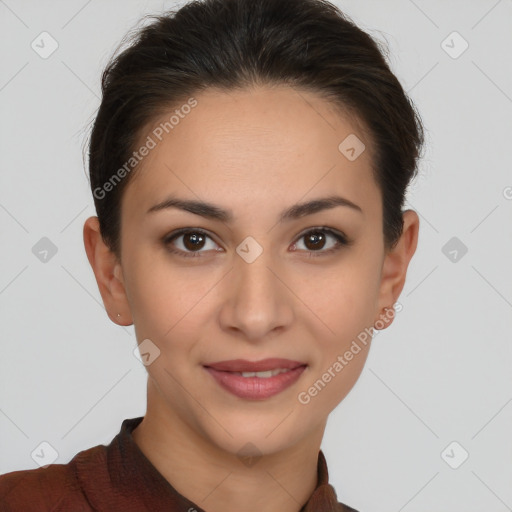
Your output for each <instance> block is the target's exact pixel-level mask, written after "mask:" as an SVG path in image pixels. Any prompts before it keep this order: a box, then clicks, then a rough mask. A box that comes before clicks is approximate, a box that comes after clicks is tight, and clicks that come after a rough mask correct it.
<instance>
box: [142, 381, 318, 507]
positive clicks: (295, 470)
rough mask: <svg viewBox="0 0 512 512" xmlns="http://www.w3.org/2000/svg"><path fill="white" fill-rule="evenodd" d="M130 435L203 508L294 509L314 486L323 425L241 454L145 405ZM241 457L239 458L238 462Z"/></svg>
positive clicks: (301, 503) (165, 412) (176, 487)
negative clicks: (286, 443)
mask: <svg viewBox="0 0 512 512" xmlns="http://www.w3.org/2000/svg"><path fill="white" fill-rule="evenodd" d="M149 397H150V393H149V388H148V411H147V413H146V415H145V417H144V419H143V420H142V422H141V423H140V424H139V425H138V426H137V428H136V429H135V430H134V431H133V433H132V435H133V439H134V441H135V443H136V444H137V446H138V447H139V448H140V450H141V451H142V452H143V453H144V455H145V456H146V457H147V458H148V459H149V460H150V461H151V463H152V464H153V465H154V466H155V467H156V469H157V470H158V471H159V472H160V474H161V475H162V476H163V477H164V478H165V479H166V480H167V481H168V482H169V483H170V484H171V485H172V487H174V489H176V491H177V492H178V493H180V494H181V495H182V496H184V497H186V498H188V499H189V500H190V501H192V502H193V503H195V504H197V505H198V506H199V507H201V508H203V509H205V510H206V509H207V510H208V512H224V511H225V510H243V511H244V512H274V511H276V510H279V511H280V512H299V511H300V510H301V508H302V507H303V506H304V504H305V503H306V502H307V501H308V499H309V497H310V496H311V494H312V493H313V491H314V490H315V488H316V486H317V464H318V452H319V450H320V444H321V440H322V436H323V432H324V428H325V424H324V425H322V426H321V428H319V429H318V431H316V432H314V433H313V434H312V435H311V436H310V438H308V439H306V440H304V442H302V443H301V444H300V445H297V446H293V447H291V448H288V449H286V450H282V451H279V452H278V453H271V454H265V455H262V456H260V457H255V458H252V459H251V458H244V459H243V461H242V459H241V457H240V456H239V455H237V454H233V453H228V452H226V451H224V450H222V449H221V448H220V447H218V446H216V445H213V444H212V443H209V442H208V439H207V438H205V437H204V436H201V435H199V433H198V432H195V431H194V430H193V429H191V427H190V425H187V424H184V423H183V422H182V421H181V420H180V418H179V416H177V415H173V414H171V413H170V411H169V409H168V408H167V409H163V408H156V407H153V408H152V407H150V405H151V403H150V399H149ZM241 461H242V463H241Z"/></svg>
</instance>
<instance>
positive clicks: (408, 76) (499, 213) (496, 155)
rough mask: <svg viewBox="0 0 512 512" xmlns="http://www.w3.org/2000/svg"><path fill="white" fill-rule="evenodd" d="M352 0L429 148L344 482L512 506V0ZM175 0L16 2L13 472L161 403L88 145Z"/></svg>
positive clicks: (337, 452)
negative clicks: (102, 276)
mask: <svg viewBox="0 0 512 512" xmlns="http://www.w3.org/2000/svg"><path fill="white" fill-rule="evenodd" d="M336 3H337V4H338V5H339V6H340V7H342V9H343V10H344V11H345V12H346V13H347V14H348V15H349V16H350V17H351V18H352V19H353V20H354V21H355V22H356V23H357V24H358V25H359V26H360V27H361V28H363V29H365V30H367V31H369V32H370V34H371V35H372V36H374V37H376V38H377V39H379V40H382V41H384V42H385V43H387V44H388V45H389V48H390V51H391V56H390V64H391V66H392V69H393V70H394V71H395V73H396V74H397V76H398V78H399V79H400V80H401V82H402V84H403V85H404V88H405V89H406V90H407V91H408V92H409V94H410V95H411V97H412V99H413V100H414V101H415V103H416V105H417V107H418V109H419V110H420V112H421V114H422V116H423V120H424V122H425V125H426V128H427V149H426V152H425V156H424V158H423V160H422V162H421V166H420V177H419V178H418V179H417V180H416V181H415V182H414V184H413V186H412V187H411V190H410V193H409V196H408V206H409V207H411V208H414V209H415V210H416V211H417V212H418V213H419V215H420V218H421V228H420V241H419V245H418V250H417V253H416V255H415V257H414V258H413V261H412V263H411V266H410V270H409V273H408V276H407V283H406V285H405V289H404V291H403V293H402V296H401V297H400V302H401V303H402V304H403V310H402V311H401V312H400V313H399V314H398V315H397V318H396V320H395V322H394V323H393V325H392V326H391V327H390V328H389V329H387V330H384V331H381V332H379V333H378V335H377V336H376V337H375V340H374V342H373V345H372V349H371V351H370V356H369V359H368V362H367V365H366V367H365V369H364V371H363V374H362V375H361V378H360V379H359V381H358V382H357V384H356V386H355V388H354V389H353V391H352V392H351V393H350V395H349V396H348V397H347V398H346V399H345V400H344V401H343V402H342V404H341V405H340V406H339V407H338V408H337V409H336V410H335V411H334V412H333V413H332V415H331V417H330V420H329V423H328V427H327V431H326V435H325V438H324V442H323V445H322V449H323V450H324V453H325V454H326V457H327V462H328V465H329V470H330V478H331V483H332V484H333V485H334V487H335V488H336V490H337V493H338V497H339V499H340V501H344V502H346V503H348V504H350V505H352V506H353V507H355V508H357V509H359V510H360V511H361V512H370V511H371V512H378V511H397V512H398V511H406V512H413V511H425V510H429V511H447V510H450V511H451V512H457V511H465V512H471V511H482V510H485V511H487V512H492V511H495V512H501V511H506V510H512V485H511V482H512V439H511V435H510V433H511V432H512V429H511V425H512V403H511V402H512V372H511V363H512V348H511V343H510V328H511V326H512V323H511V316H512V271H511V258H510V256H511V254H512V234H511V233H512V229H511V219H512V172H511V170H512V169H511V158H510V149H511V146H512V144H511V135H512V129H511V128H512V70H511V64H510V63H511V50H512V1H510V0H501V1H495V0H489V1H488V0H485V1H484V0H478V1H477V0H473V1H471V2H468V1H450V2H447V1H428V2H427V1H420V0H415V1H411V0H409V1H408V0H393V1H385V2H384V1H381V2H378V1H370V0H364V1H361V0H359V1H356V0H350V1H338V2H336ZM174 5H175V3H174V2H162V1H140V0H139V1H134V0H130V1H127V0H123V1H120V0H116V1H114V0H108V1H102V2H100V1H99V0H89V1H84V0H72V1H70V0H67V1H52V2H48V1H46V2H45V1H37V2H36V1H34V0H32V1H23V0H18V1H14V0H5V1H0V29H1V33H2V40H3V44H2V46H1V47H0V53H1V58H2V66H1V70H0V73H1V74H0V108H1V113H2V115H1V118H0V123H1V134H0V135H1V137H0V144H1V152H0V157H1V161H2V171H1V173H0V180H1V183H0V228H1V244H2V250H1V251H0V269H1V270H0V326H1V345H0V348H1V357H0V392H1V394H0V443H1V446H0V449H1V456H0V473H5V472H8V471H14V470H18V469H29V468H35V467H38V465H37V463H36V462H35V460H34V459H33V458H32V457H31V453H33V452H34V450H37V449H40V443H41V442H43V441H46V442H48V443H50V445H51V446H53V447H54V449H55V450H56V451H57V453H58V457H57V459H56V460H55V462H56V463H66V462H68V461H69V460H70V459H71V458H72V457H73V455H75V454H76V453H77V452H78V451H81V450H83V449H86V448H89V447H91V446H95V445H97V444H108V443H109V442H110V440H111V439H112V437H113V436H114V435H115V434H116V433H117V432H118V430H119V427H120V424H121V421H122V420H123V419H124V418H129V417H135V416H140V415H143V414H144V411H145V400H146V397H145V385H146V370H145V368H144V366H143V365H142V364H141V363H140V362H139V360H138V359H137V358H136V357H134V355H133V352H132V351H133V349H134V348H135V347H136V340H135V336H134V331H133V327H128V328H122V327H119V326H116V325H115V324H113V323H112V322H111V321H110V320H109V319H108V317H107V315H106V312H105V310H104V308H103V304H102V302H101V297H100V294H99V291H98V289H97V285H96V282H95V280H94V275H93V273H92V270H91V268H90V266H89V263H88V261H87V258H86V254H85V250H84V247H83V240H82V227H83V223H84V221H85V219H86V218H87V217H89V216H90V215H94V214H95V212H94V207H93V201H92V196H91V194H90V191H89V189H88V180H87V177H86V174H85V170H84V162H83V159H82V158H83V157H82V146H83V142H84V140H85V136H86V134H87V130H88V124H89V123H90V122H91V121H92V119H93V116H94V113H95V110H96V108H97V107H98V105H99V95H100V88H99V80H100V73H101V70H102V69H103V66H104V65H105V64H106V62H107V59H108V57H109V56H110V55H111V53H112V51H113V50H114V48H115V47H116V46H117V44H118V42H119V41H120V40H121V38H122V36H123V35H124V34H125V32H126V31H127V30H128V29H130V28H131V27H133V25H134V24H135V23H136V21H137V20H138V19H139V18H140V17H141V16H142V15H143V14H146V13H156V12H159V11H161V10H162V9H164V8H169V7H173V6H174ZM43 31H47V32H48V33H49V34H51V36H52V37H53V38H54V39H55V40H56V41H57V42H58V45H59V46H58V49H57V50H56V51H55V52H54V53H53V54H52V55H51V56H49V57H48V58H46V59H43V58H42V57H40V55H39V54H38V53H36V52H35V51H34V50H33V49H32V47H31V43H32V41H34V40H35V41H36V43H37V41H40V37H39V34H40V33H41V32H43ZM454 31H457V32H458V33H459V34H460V36H457V35H455V36H454V35H450V34H452V32H454ZM462 38H463V39H462ZM464 40H465V41H467V43H468V44H469V47H468V48H467V50H466V51H464V52H463V53H461V54H460V52H461V50H462V49H463V48H464V46H463V45H464ZM443 41H445V42H444V43H443ZM39 44H40V45H42V44H41V43H39ZM49 47H50V46H49V40H46V43H45V48H46V49H48V48H49ZM450 53H451V55H450ZM43 237H47V238H48V239H49V240H51V242H52V244H54V245H55V247H56V248H57V252H56V254H54V255H52V253H51V252H49V253H48V255H47V261H46V262H43V261H41V260H40V257H41V253H38V250H41V247H44V246H45V245H44V244H46V245H48V241H43V242H40V240H41V239H42V238H43ZM453 237H456V239H455V240H452V241H451V242H449V241H450V240H451V239H452V238H453ZM448 242H449V245H448V246H445V244H447V243H448ZM38 243H39V244H43V245H41V247H40V246H39V245H36V244H38ZM34 246H35V247H36V249H34V251H33V247H34ZM464 247H465V248H467V253H465V254H463V252H464ZM443 248H444V249H443ZM453 251H456V252H453ZM34 252H35V253H36V254H34ZM453 441H456V442H457V443H458V444H457V445H455V447H454V446H453V445H452V446H451V447H450V448H449V449H448V450H446V451H445V448H446V447H447V446H448V445H450V443H452V442H453ZM43 446H46V445H43ZM465 452H467V453H468V454H469V457H468V458H467V460H466V461H464V462H463V463H462V464H461V465H460V466H459V467H458V468H457V469H453V468H452V467H450V466H449V465H448V463H447V462H450V463H451V464H452V465H455V466H456V465H458V464H460V462H461V461H462V460H463V456H464V454H465ZM47 453H48V450H47ZM443 453H444V456H442V454H443Z"/></svg>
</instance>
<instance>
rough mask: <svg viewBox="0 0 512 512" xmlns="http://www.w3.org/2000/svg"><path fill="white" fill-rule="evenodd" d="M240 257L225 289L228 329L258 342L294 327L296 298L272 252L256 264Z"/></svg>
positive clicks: (224, 322) (224, 324)
mask: <svg viewBox="0 0 512 512" xmlns="http://www.w3.org/2000/svg"><path fill="white" fill-rule="evenodd" d="M240 254H242V256H239V254H238V253H237V254H236V256H235V258H234V262H233V269H232V270H231V272H230V275H229V277H228V280H227V284H226V286H225V288H224V296H223V303H222V308H221V312H220V322H221V326H222V328H223V329H224V330H227V331H231V333H233V332H234V333H237V334H238V335H239V336H240V337H243V338H244V339H246V340H248V341H252V342H257V341H259V340H262V339H265V338H268V337H269V336H272V335H274V334H275V333H277V332H278V331H282V330H284V329H286V328H288V327H289V326H290V325H291V323H292V321H293V318H294V301H295V300H296V299H295V298H294V295H293V293H292V292H291V291H290V287H291V288H292V289H293V286H290V285H291V283H287V282H286V281H287V279H289V278H287V277H286V275H285V272H284V269H283V267H282V266H280V265H278V264H277V263H276V260H275V259H273V258H272V255H271V251H270V250H268V251H267V250H263V252H261V254H260V255H259V256H258V257H256V259H254V260H253V261H251V258H247V259H245V258H244V257H243V255H244V253H243V252H241V253H240Z"/></svg>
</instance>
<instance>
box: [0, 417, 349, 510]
mask: <svg viewBox="0 0 512 512" xmlns="http://www.w3.org/2000/svg"><path fill="white" fill-rule="evenodd" d="M142 418H143V417H142V416H140V417H138V418H131V419H125V420H124V421H123V423H122V425H121V430H120V432H119V433H118V434H117V435H116V436H115V437H114V438H113V439H112V441H111V443H110V444H109V445H108V446H105V445H98V446H94V447H92V448H89V449H87V450H84V451H81V452H79V453H78V454H76V455H75V456H74V457H73V459H72V460H71V461H70V462H69V463H68V464H50V465H48V466H46V467H41V468H37V469H28V470H21V471H13V472H11V473H6V474H4V475H0V510H1V511H2V512H45V511H48V512H50V511H51V512H91V511H105V512H107V511H108V512H110V511H123V512H143V511H144V512H145V511H147V512H150V511H151V512H155V511H157V512H158V511H167V512H205V511H204V510H203V509H202V508H200V507H199V506H197V505H196V504H194V503H192V502H191V501H190V500H188V499H187V498H185V497H184V496H182V495H181V494H179V493H178V492H177V491H176V490H175V489H174V488H173V487H172V485H171V484H170V483H169V482H168V481H167V480H166V479H165V478H164V477H163V476H162V475H161V473H159V472H158V470H157V469H156V468H155V466H153V464H152V463H151V462H150V461H149V459H148V458H147V457H146V456H145V455H144V454H143V453H142V451H141V450H140V448H139V447H138V446H137V444H136V443H135V441H134V440H133V437H132V435H131V433H132V431H133V430H134V429H135V427H137V425H138V424H139V423H140V422H141V421H142ZM328 479H329V475H328V472H327V464H326V461H325V457H324V455H323V453H322V451H321V450H320V452H319V454H318V484H317V487H316V489H315V490H314V491H313V494H312V495H311V496H310V498H309V500H308V502H307V503H306V504H305V505H304V506H303V507H302V509H301V510H300V512H357V511H356V510H354V509H353V508H350V507H347V506H346V505H343V504H341V503H338V499H337V497H336V492H335V490H334V488H333V487H332V486H331V485H330V484H329V482H328Z"/></svg>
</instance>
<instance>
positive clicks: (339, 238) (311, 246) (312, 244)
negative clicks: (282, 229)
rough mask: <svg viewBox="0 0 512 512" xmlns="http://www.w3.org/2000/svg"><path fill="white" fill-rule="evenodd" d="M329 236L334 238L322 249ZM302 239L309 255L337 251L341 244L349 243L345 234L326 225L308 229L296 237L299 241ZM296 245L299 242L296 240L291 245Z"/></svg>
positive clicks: (315, 255) (313, 255) (320, 254)
mask: <svg viewBox="0 0 512 512" xmlns="http://www.w3.org/2000/svg"><path fill="white" fill-rule="evenodd" d="M329 238H331V240H334V242H333V243H331V244H330V247H329V248H328V249H325V250H322V249H324V248H325V245H326V241H327V240H328V239H329ZM303 239H304V240H305V244H304V246H305V247H306V249H305V250H306V252H308V253H309V256H310V257H311V256H312V257H318V256H325V255H326V254H331V253H333V252H336V251H339V250H340V249H341V248H342V247H343V246H347V245H350V242H349V241H348V239H347V237H346V236H345V235H343V234H342V233H338V232H337V231H334V230H333V229H330V228H327V227H319V228H314V229H310V230H308V231H306V232H305V233H303V234H301V235H300V236H299V238H298V240H299V241H301V240H303ZM297 245H299V242H296V243H295V244H294V245H293V247H297ZM328 245H329V244H328ZM294 250H295V249H294ZM314 253H318V254H314Z"/></svg>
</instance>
